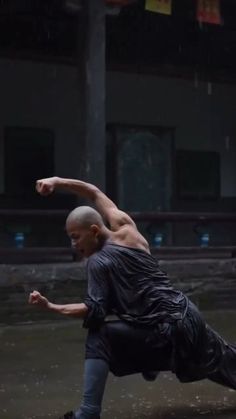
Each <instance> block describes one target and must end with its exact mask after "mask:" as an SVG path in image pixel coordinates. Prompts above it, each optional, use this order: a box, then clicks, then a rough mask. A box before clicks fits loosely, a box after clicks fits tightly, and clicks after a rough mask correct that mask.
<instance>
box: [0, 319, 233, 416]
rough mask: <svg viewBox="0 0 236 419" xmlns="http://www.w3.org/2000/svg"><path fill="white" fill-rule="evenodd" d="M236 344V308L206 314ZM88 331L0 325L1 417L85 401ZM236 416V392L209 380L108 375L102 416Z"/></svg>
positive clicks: (43, 412)
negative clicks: (186, 380) (152, 379)
mask: <svg viewBox="0 0 236 419" xmlns="http://www.w3.org/2000/svg"><path fill="white" fill-rule="evenodd" d="M205 317H206V318H207V320H208V322H209V323H210V324H211V325H212V326H213V327H214V328H215V329H216V330H217V331H219V332H220V333H221V334H222V335H223V336H224V337H225V338H226V339H228V340H229V341H231V342H234V341H235V342H236V311H235V312H232V311H224V312H223V311H211V312H206V313H205ZM85 335H86V331H84V330H83V329H82V328H81V322H80V321H75V320H67V321H63V322H62V321H54V322H52V323H48V322H47V323H45V322H39V323H37V324H36V323H32V324H30V323H29V324H18V325H14V326H13V325H11V326H7V325H1V326H0V419H36V418H37V419H39V418H41V419H43V418H45V419H46V418H51V419H57V418H58V417H59V416H60V415H61V414H62V413H63V412H65V411H68V410H71V409H73V408H75V407H77V406H78V405H79V402H80V399H81V389H82V376H83V359H84V341H85ZM134 418H139V419H142V418H147V419H172V418H173V419H185V418H186V419H197V418H202V419H210V418H216V419H235V418H236V392H235V391H234V390H231V389H228V388H225V387H222V386H220V385H217V384H215V383H211V382H210V381H207V380H204V381H200V382H197V383H191V384H181V383H179V382H178V380H177V379H176V378H175V376H174V375H172V374H170V373H162V374H160V375H159V377H158V378H157V380H156V381H155V382H146V381H144V379H143V378H142V377H141V376H140V375H133V376H129V377H123V378H116V377H114V376H112V375H110V376H109V380H108V384H107V388H106V393H105V399H104V404H103V415H102V419H134Z"/></svg>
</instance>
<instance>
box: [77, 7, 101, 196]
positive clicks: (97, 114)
mask: <svg viewBox="0 0 236 419" xmlns="http://www.w3.org/2000/svg"><path fill="white" fill-rule="evenodd" d="M77 58H78V81H79V86H78V94H79V115H78V126H79V136H78V170H77V176H78V178H80V179H82V180H85V181H88V182H91V183H94V184H95V185H96V186H98V187H100V188H101V189H102V190H103V191H104V190H105V148H106V147H105V146H106V138H105V125H106V123H105V71H106V67H105V1H104V0H83V1H82V9H81V12H80V13H79V16H78V54H77Z"/></svg>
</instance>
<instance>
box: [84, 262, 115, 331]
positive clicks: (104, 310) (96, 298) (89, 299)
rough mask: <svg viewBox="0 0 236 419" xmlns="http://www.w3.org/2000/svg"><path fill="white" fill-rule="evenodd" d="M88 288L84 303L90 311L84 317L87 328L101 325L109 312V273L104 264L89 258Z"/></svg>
mask: <svg viewBox="0 0 236 419" xmlns="http://www.w3.org/2000/svg"><path fill="white" fill-rule="evenodd" d="M87 280H88V290H87V296H86V297H85V299H84V303H85V304H86V306H87V307H88V313H87V315H86V317H85V318H84V323H83V327H85V328H86V329H89V328H96V327H99V326H100V325H101V324H102V323H103V322H104V319H105V317H106V315H107V314H108V306H109V286H108V274H107V269H106V266H104V264H102V263H100V262H99V261H96V259H95V260H93V259H92V260H91V261H90V260H89V261H88V265H87Z"/></svg>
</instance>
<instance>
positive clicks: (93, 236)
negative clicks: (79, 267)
mask: <svg viewBox="0 0 236 419" xmlns="http://www.w3.org/2000/svg"><path fill="white" fill-rule="evenodd" d="M66 231H67V234H68V236H69V238H70V239H71V245H72V247H73V249H75V250H76V252H78V253H80V254H81V255H82V256H83V257H86V258H87V257H89V256H91V255H92V254H93V253H94V252H96V251H97V250H98V237H97V236H98V231H99V228H98V227H97V226H90V227H82V226H79V225H78V224H77V223H74V222H72V221H69V222H68V223H67V224H66Z"/></svg>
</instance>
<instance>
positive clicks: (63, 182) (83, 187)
mask: <svg viewBox="0 0 236 419" xmlns="http://www.w3.org/2000/svg"><path fill="white" fill-rule="evenodd" d="M55 188H56V190H64V191H68V192H71V193H75V194H78V195H79V196H81V197H83V198H87V199H90V200H92V201H95V200H96V197H97V194H99V192H101V191H100V190H99V189H98V188H97V187H96V186H95V185H92V184H91V183H87V182H83V181H82V180H77V179H66V178H60V177H57V178H56V181H55Z"/></svg>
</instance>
